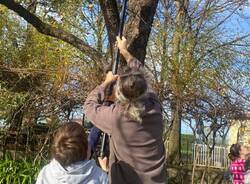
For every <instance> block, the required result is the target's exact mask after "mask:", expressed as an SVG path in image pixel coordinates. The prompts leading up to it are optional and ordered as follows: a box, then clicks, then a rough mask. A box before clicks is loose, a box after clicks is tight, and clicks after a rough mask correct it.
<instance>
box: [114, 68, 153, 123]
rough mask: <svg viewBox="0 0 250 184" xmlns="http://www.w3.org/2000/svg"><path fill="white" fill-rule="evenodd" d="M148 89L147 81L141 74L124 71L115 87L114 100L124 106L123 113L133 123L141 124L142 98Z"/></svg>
mask: <svg viewBox="0 0 250 184" xmlns="http://www.w3.org/2000/svg"><path fill="white" fill-rule="evenodd" d="M147 89H148V84H147V81H146V79H145V77H144V74H143V73H142V72H133V71H126V72H124V74H121V75H120V77H119V80H118V82H117V85H116V98H117V100H118V102H120V103H121V104H122V105H124V106H125V112H126V113H127V114H128V115H129V116H130V117H131V118H132V119H134V120H135V121H138V122H141V121H142V120H141V113H142V112H143V111H144V104H143V103H142V98H143V97H144V96H145V95H146V92H147Z"/></svg>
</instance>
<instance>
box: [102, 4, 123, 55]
mask: <svg viewBox="0 0 250 184" xmlns="http://www.w3.org/2000/svg"><path fill="white" fill-rule="evenodd" d="M99 3H100V6H101V9H102V14H103V17H104V20H105V24H106V28H107V32H108V38H109V44H110V52H111V53H110V54H111V57H112V58H113V53H114V46H115V42H116V35H117V32H118V26H119V23H120V18H119V10H118V7H117V3H116V0H99Z"/></svg>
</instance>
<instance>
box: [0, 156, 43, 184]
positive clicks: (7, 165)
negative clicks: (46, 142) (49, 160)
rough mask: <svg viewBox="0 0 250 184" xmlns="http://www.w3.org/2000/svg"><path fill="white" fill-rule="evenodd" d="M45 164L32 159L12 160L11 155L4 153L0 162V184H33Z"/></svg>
mask: <svg viewBox="0 0 250 184" xmlns="http://www.w3.org/2000/svg"><path fill="white" fill-rule="evenodd" d="M44 164H45V163H44V162H42V161H38V162H37V163H35V164H33V161H32V159H31V158H30V159H18V160H14V159H13V157H12V155H11V153H6V154H5V156H4V157H3V159H1V160H0V184H2V183H4V184H32V183H35V181H36V178H37V175H38V173H39V171H40V169H41V167H42V166H43V165H44Z"/></svg>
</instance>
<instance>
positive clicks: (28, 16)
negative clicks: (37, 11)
mask: <svg viewBox="0 0 250 184" xmlns="http://www.w3.org/2000/svg"><path fill="white" fill-rule="evenodd" d="M0 4H2V5H5V6H6V7H7V8H9V9H11V10H13V11H14V12H16V13H17V14H18V15H19V16H21V17H22V18H24V19H25V20H26V21H27V22H28V23H30V24H31V25H32V26H34V27H35V28H36V30H37V31H38V32H40V33H42V34H45V35H48V36H52V37H54V38H57V39H59V40H62V41H65V42H67V43H69V44H71V45H72V46H73V47H75V48H77V49H79V50H80V51H82V52H83V53H85V54H86V55H88V56H89V57H90V58H91V59H93V60H95V61H100V60H102V59H103V56H102V54H101V53H100V52H98V51H97V50H95V49H94V48H92V47H90V46H89V45H88V44H86V43H85V42H84V41H83V40H81V39H79V38H77V37H76V36H74V35H73V34H71V33H68V32H66V31H64V30H62V29H59V28H56V27H52V26H51V25H49V24H47V23H44V22H42V21H41V20H40V19H39V18H38V17H37V16H36V15H34V14H32V13H30V12H29V11H28V10H27V9H25V8H24V7H23V6H21V5H20V4H18V3H16V2H15V1H14V0H0Z"/></svg>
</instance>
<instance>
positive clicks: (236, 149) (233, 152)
mask: <svg viewBox="0 0 250 184" xmlns="http://www.w3.org/2000/svg"><path fill="white" fill-rule="evenodd" d="M240 150H241V145H240V144H238V143H237V144H232V146H231V147H230V151H229V154H228V157H229V158H230V160H232V161H235V160H237V159H238V158H240Z"/></svg>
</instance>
